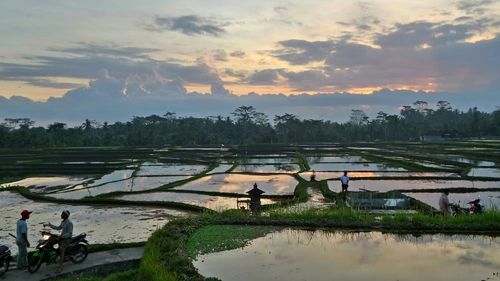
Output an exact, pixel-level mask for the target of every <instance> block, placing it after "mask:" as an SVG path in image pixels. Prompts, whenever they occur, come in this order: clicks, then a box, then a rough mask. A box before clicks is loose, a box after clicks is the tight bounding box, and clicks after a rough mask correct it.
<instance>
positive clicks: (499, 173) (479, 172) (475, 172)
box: [467, 168, 500, 178]
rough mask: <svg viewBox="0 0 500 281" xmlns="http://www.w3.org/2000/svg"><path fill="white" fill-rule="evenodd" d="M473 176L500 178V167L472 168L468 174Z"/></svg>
mask: <svg viewBox="0 0 500 281" xmlns="http://www.w3.org/2000/svg"><path fill="white" fill-rule="evenodd" d="M467 175H468V176H471V177H488V178H500V169H497V168H472V169H470V172H469V173H468V174H467Z"/></svg>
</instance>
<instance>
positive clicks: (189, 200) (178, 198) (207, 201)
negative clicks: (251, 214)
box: [117, 192, 275, 211]
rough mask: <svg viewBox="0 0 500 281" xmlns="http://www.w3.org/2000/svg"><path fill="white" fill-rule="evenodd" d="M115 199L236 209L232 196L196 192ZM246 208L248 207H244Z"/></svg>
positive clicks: (217, 209)
mask: <svg viewBox="0 0 500 281" xmlns="http://www.w3.org/2000/svg"><path fill="white" fill-rule="evenodd" d="M117 199H122V200H127V201H169V202H180V203H185V204H191V205H195V206H200V207H205V208H208V209H212V210H214V211H223V210H228V209H237V208H238V206H237V199H238V198H234V197H223V196H211V195H204V194H196V193H180V192H154V193H144V194H130V195H124V196H120V197H117ZM239 199H240V200H245V199H248V198H246V197H242V198H239ZM261 203H262V204H263V205H267V204H272V203H275V201H273V200H271V199H261ZM246 208H247V209H248V207H246Z"/></svg>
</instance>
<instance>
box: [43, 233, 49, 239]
mask: <svg viewBox="0 0 500 281" xmlns="http://www.w3.org/2000/svg"><path fill="white" fill-rule="evenodd" d="M42 239H43V240H49V239H50V234H44V235H43V236H42Z"/></svg>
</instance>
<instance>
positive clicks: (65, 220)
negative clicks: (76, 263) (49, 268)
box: [47, 210, 73, 273]
mask: <svg viewBox="0 0 500 281" xmlns="http://www.w3.org/2000/svg"><path fill="white" fill-rule="evenodd" d="M69 214H70V213H69V211H68V210H65V211H63V212H62V213H61V219H62V222H61V224H60V225H59V226H56V225H53V224H51V223H48V224H47V226H49V227H50V228H52V229H55V230H61V235H60V236H59V250H60V253H61V259H60V260H59V267H58V268H57V270H56V272H58V273H60V272H62V271H63V263H64V256H65V253H66V248H67V247H68V245H69V243H70V242H71V237H72V236H73V223H72V222H71V221H70V220H69Z"/></svg>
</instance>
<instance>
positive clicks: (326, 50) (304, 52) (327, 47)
mask: <svg viewBox="0 0 500 281" xmlns="http://www.w3.org/2000/svg"><path fill="white" fill-rule="evenodd" d="M279 44H280V46H282V47H283V48H281V49H278V50H275V51H273V52H272V55H273V56H275V57H277V58H279V59H281V60H284V61H287V62H288V63H290V64H293V65H300V64H308V63H310V62H315V61H323V60H324V59H325V57H326V56H328V55H329V54H330V52H331V51H332V47H333V43H332V42H331V41H306V40H298V39H292V40H286V41H280V42H279Z"/></svg>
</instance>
